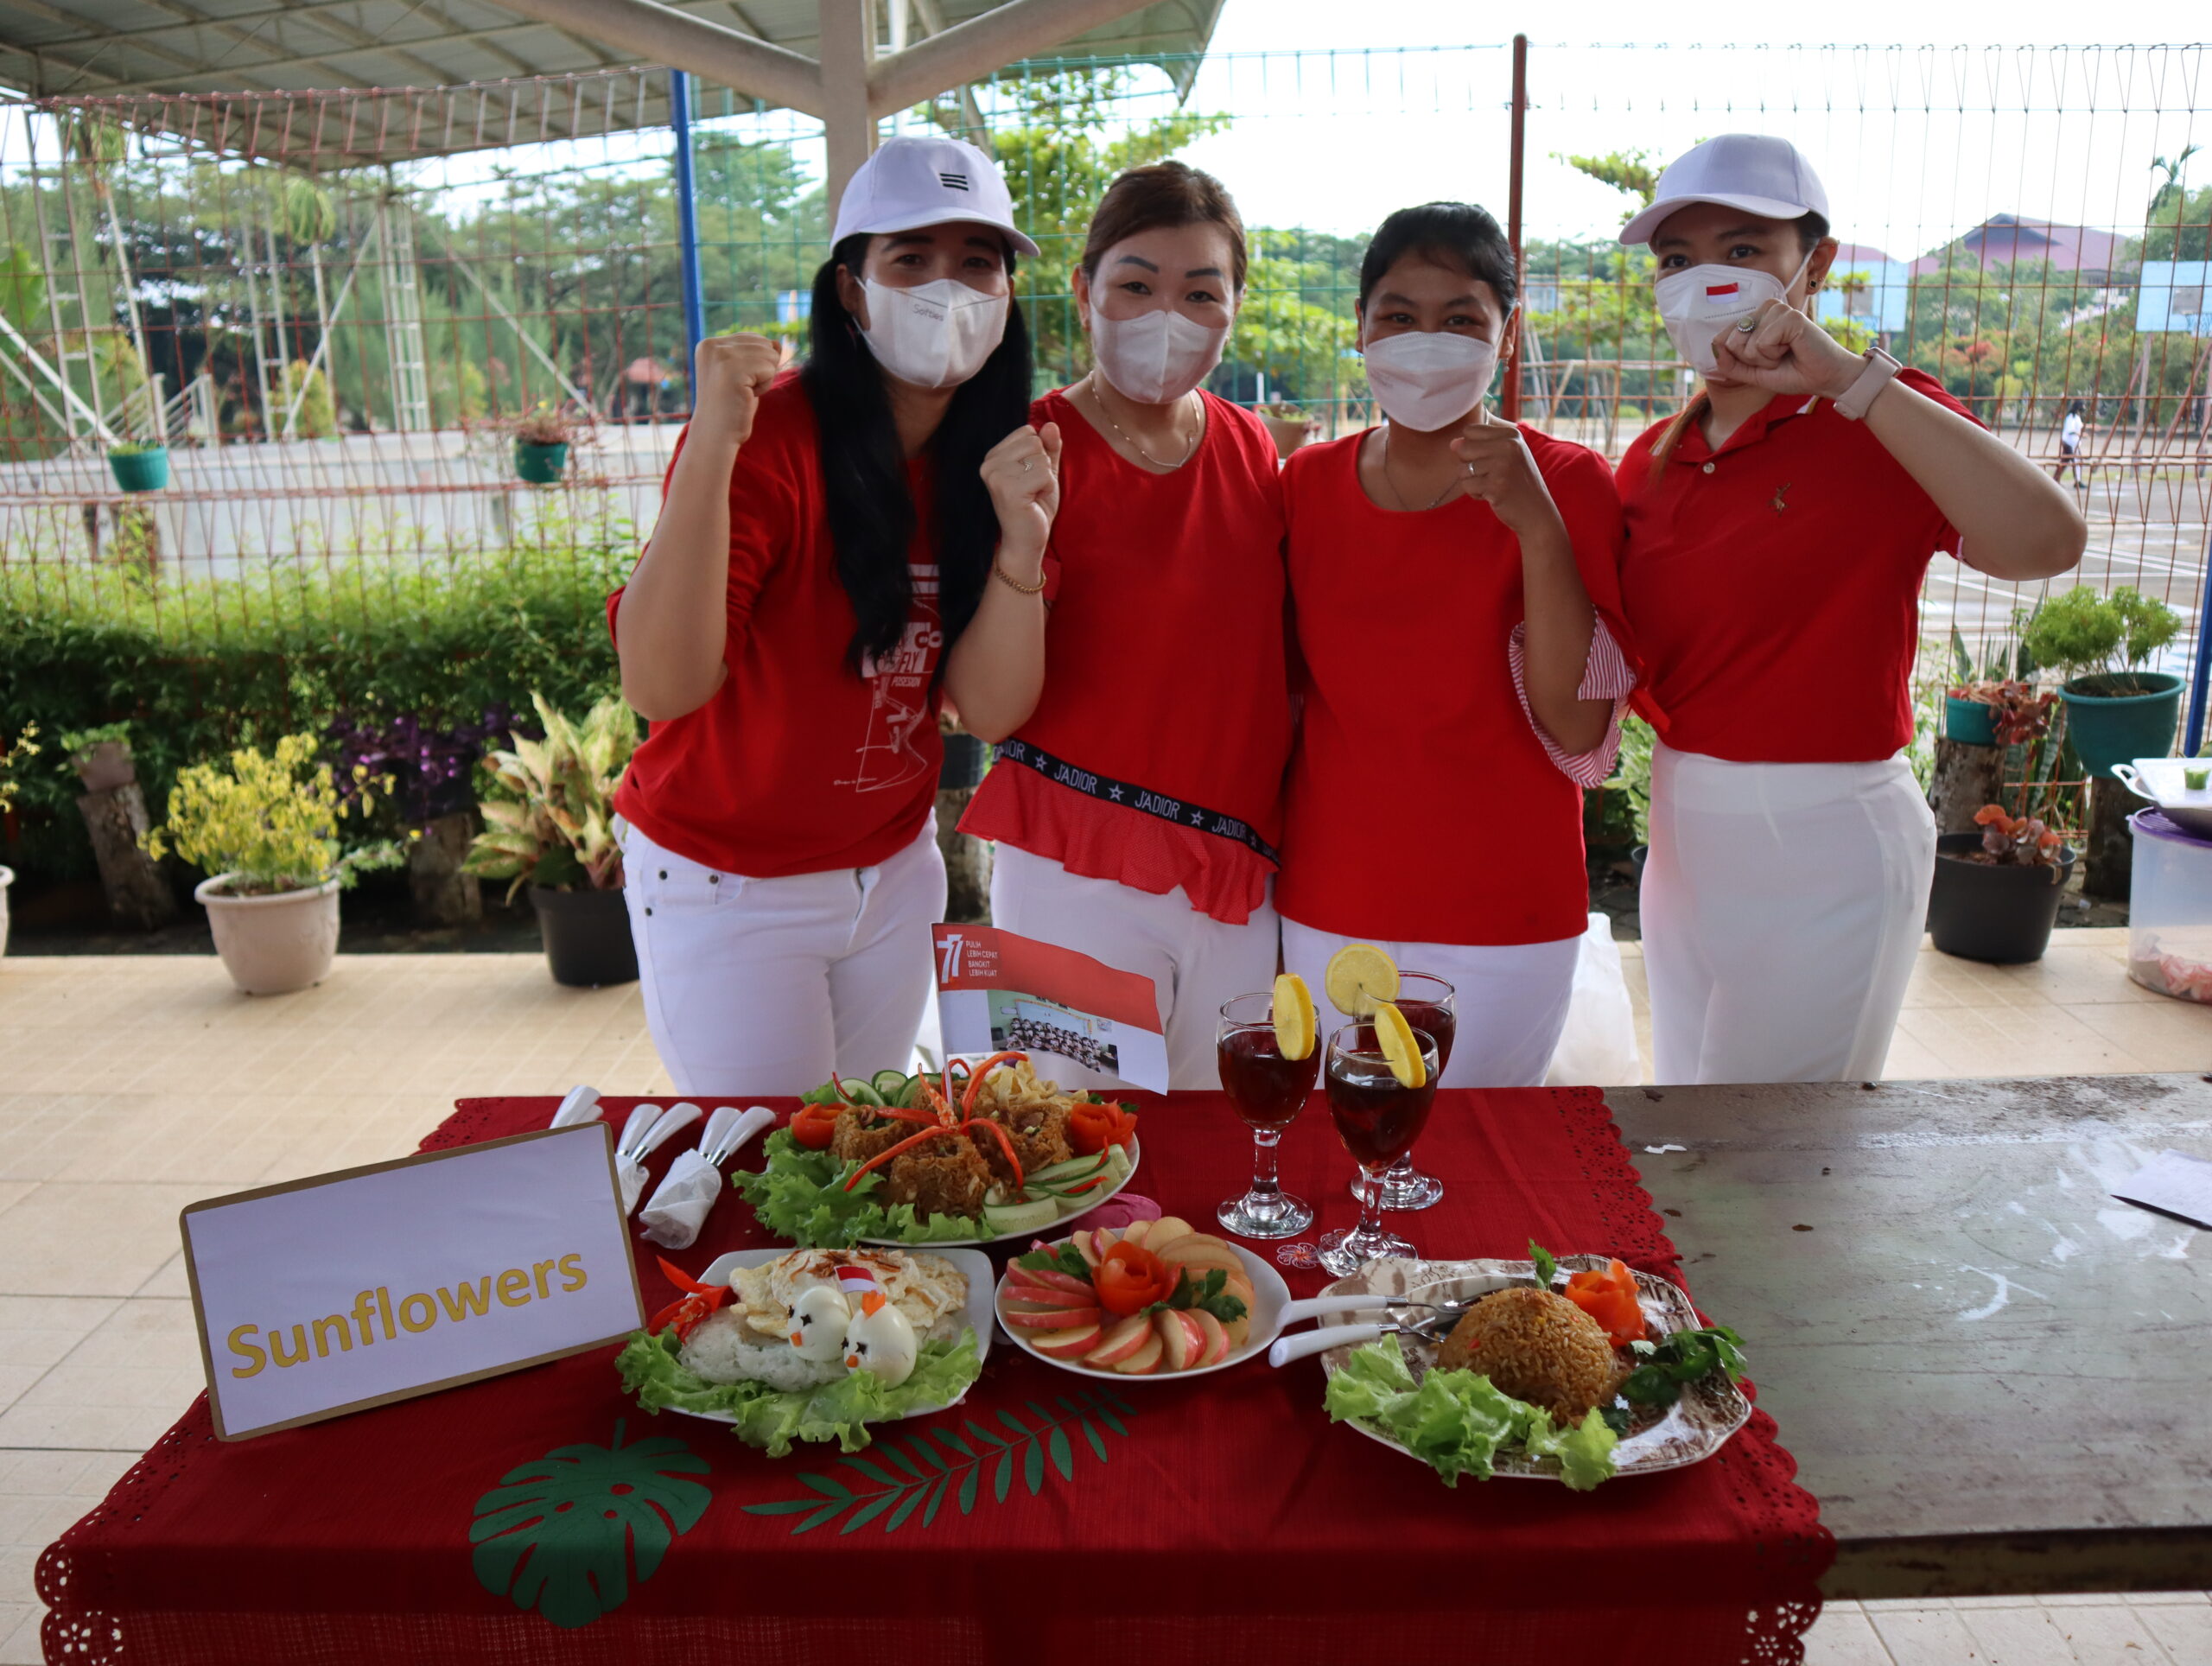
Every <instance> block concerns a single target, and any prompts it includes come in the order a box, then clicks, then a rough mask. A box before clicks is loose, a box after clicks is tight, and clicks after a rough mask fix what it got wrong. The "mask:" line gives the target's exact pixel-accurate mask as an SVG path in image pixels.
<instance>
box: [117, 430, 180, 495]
mask: <svg viewBox="0 0 2212 1666" xmlns="http://www.w3.org/2000/svg"><path fill="white" fill-rule="evenodd" d="M107 466H108V471H109V472H110V473H111V474H113V475H114V476H115V483H116V486H118V488H119V489H120V490H122V491H124V492H158V491H160V490H161V489H162V487H163V486H167V485H168V483H169V448H168V447H167V446H165V445H163V444H162V443H161V442H159V441H158V440H122V441H118V442H117V443H115V444H114V445H111V446H110V447H109V448H107Z"/></svg>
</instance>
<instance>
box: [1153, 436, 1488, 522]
mask: <svg viewBox="0 0 2212 1666" xmlns="http://www.w3.org/2000/svg"><path fill="white" fill-rule="evenodd" d="M1109 420H1110V419H1109ZM1471 472H1472V471H1471V470H1469V471H1466V472H1465V473H1462V474H1457V475H1454V476H1453V477H1452V480H1451V481H1450V482H1449V483H1448V484H1446V486H1445V488H1444V489H1443V490H1442V491H1441V492H1440V493H1437V494H1436V495H1435V496H1434V497H1433V498H1431V499H1429V500H1428V503H1427V506H1426V507H1424V508H1422V509H1421V511H1420V513H1421V514H1424V515H1425V514H1427V512H1428V511H1429V510H1431V509H1433V508H1435V507H1436V506H1438V505H1439V504H1440V503H1442V502H1443V501H1444V500H1445V499H1446V498H1448V497H1450V496H1451V495H1452V493H1454V492H1456V491H1458V490H1459V483H1460V481H1462V480H1465V478H1466V474H1467V473H1471ZM1383 485H1385V486H1389V488H1390V495H1391V496H1392V497H1394V498H1395V499H1397V500H1398V507H1399V508H1400V509H1401V510H1402V511H1403V512H1405V513H1407V514H1408V515H1410V514H1413V513H1414V512H1415V511H1414V507H1413V506H1412V505H1411V504H1409V503H1408V502H1407V501H1406V494H1405V493H1402V492H1401V491H1399V490H1398V483H1397V481H1395V480H1392V479H1391V478H1390V430H1389V429H1387V428H1386V429H1383Z"/></svg>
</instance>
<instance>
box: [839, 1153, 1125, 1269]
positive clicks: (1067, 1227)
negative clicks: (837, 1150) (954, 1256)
mask: <svg viewBox="0 0 2212 1666" xmlns="http://www.w3.org/2000/svg"><path fill="white" fill-rule="evenodd" d="M1143 1143H1144V1142H1143V1141H1141V1140H1139V1139H1138V1138H1137V1136H1136V1135H1134V1134H1132V1135H1129V1172H1128V1173H1126V1174H1124V1175H1122V1178H1121V1179H1120V1180H1118V1181H1116V1183H1115V1186H1114V1188H1113V1189H1112V1190H1111V1191H1109V1192H1103V1193H1102V1194H1100V1195H1099V1196H1098V1197H1096V1198H1095V1199H1092V1200H1091V1201H1090V1202H1089V1203H1087V1204H1085V1205H1084V1206H1083V1207H1082V1208H1081V1209H1079V1210H1077V1211H1076V1212H1075V1213H1074V1214H1072V1215H1063V1216H1061V1217H1060V1218H1059V1219H1058V1220H1056V1221H1054V1222H1053V1223H1052V1224H1051V1225H1050V1226H1045V1227H1032V1228H1030V1230H1028V1231H1027V1232H1001V1233H1000V1234H999V1235H998V1236H997V1237H992V1238H941V1239H939V1240H938V1241H937V1242H936V1243H907V1242H906V1239H904V1238H862V1239H861V1240H860V1241H859V1242H860V1243H865V1244H869V1245H872V1246H873V1247H874V1248H876V1249H879V1250H974V1249H979V1248H981V1247H982V1245H984V1244H987V1243H1022V1242H1025V1241H1027V1240H1028V1239H1031V1238H1034V1237H1039V1235H1040V1234H1042V1233H1045V1232H1058V1233H1060V1234H1061V1235H1062V1236H1064V1237H1065V1235H1066V1234H1068V1233H1070V1232H1072V1231H1074V1230H1075V1229H1076V1228H1077V1227H1078V1226H1080V1225H1081V1224H1083V1218H1084V1216H1085V1215H1088V1214H1089V1213H1090V1211H1092V1210H1094V1209H1096V1208H1097V1207H1098V1205H1100V1204H1102V1203H1107V1202H1109V1201H1111V1200H1112V1199H1115V1198H1117V1197H1119V1196H1121V1194H1122V1192H1125V1191H1127V1190H1128V1184H1129V1182H1130V1181H1131V1180H1135V1179H1136V1177H1137V1162H1138V1160H1139V1159H1140V1158H1141V1156H1142V1155H1143Z"/></svg>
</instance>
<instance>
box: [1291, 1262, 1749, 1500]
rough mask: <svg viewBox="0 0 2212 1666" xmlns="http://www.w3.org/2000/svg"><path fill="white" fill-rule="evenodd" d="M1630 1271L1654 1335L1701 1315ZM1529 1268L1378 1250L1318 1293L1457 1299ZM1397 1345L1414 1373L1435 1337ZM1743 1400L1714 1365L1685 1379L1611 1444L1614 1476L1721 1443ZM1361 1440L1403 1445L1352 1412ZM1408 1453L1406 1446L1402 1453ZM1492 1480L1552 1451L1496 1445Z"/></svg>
mask: <svg viewBox="0 0 2212 1666" xmlns="http://www.w3.org/2000/svg"><path fill="white" fill-rule="evenodd" d="M1606 1262H1607V1257H1605V1256H1560V1258H1559V1267H1560V1271H1561V1272H1567V1273H1579V1272H1581V1271H1583V1270H1584V1269H1592V1268H1594V1269H1603V1268H1604V1267H1605V1265H1606ZM1630 1272H1631V1273H1632V1274H1633V1275H1634V1276H1635V1279H1636V1292H1637V1305H1638V1306H1639V1307H1642V1308H1643V1319H1644V1323H1645V1324H1646V1325H1647V1326H1649V1328H1650V1331H1651V1332H1652V1334H1653V1335H1654V1336H1655V1337H1657V1336H1665V1335H1667V1334H1669V1332H1675V1331H1690V1330H1695V1329H1697V1328H1698V1326H1699V1325H1700V1322H1701V1321H1700V1319H1699V1318H1698V1314H1697V1309H1696V1308H1695V1307H1692V1306H1691V1305H1690V1299H1689V1296H1688V1294H1686V1293H1685V1292H1684V1291H1683V1289H1682V1288H1681V1286H1680V1285H1679V1284H1675V1283H1674V1282H1673V1281H1670V1280H1668V1279H1663V1278H1658V1277H1656V1276H1654V1275H1651V1274H1649V1273H1646V1272H1643V1271H1641V1270H1638V1269H1633V1268H1631V1269H1630ZM1535 1276H1536V1268H1535V1262H1527V1261H1405V1260H1398V1259H1391V1258H1386V1259H1383V1260H1381V1261H1370V1262H1368V1263H1367V1265H1366V1266H1364V1267H1363V1268H1361V1269H1359V1271H1358V1272H1357V1273H1355V1274H1353V1275H1351V1277H1350V1278H1343V1279H1338V1281H1336V1282H1335V1283H1334V1284H1332V1285H1330V1286H1329V1287H1328V1288H1327V1289H1325V1290H1324V1291H1323V1292H1322V1294H1324V1295H1343V1294H1351V1293H1352V1292H1355V1291H1368V1292H1371V1293H1372V1294H1376V1295H1392V1296H1410V1297H1413V1298H1414V1299H1415V1300H1420V1299H1422V1298H1428V1299H1432V1300H1442V1301H1457V1300H1466V1299H1468V1298H1470V1297H1473V1296H1480V1295H1487V1294H1489V1293H1490V1292H1491V1291H1493V1290H1503V1289H1505V1288H1509V1287H1510V1286H1512V1285H1516V1284H1529V1283H1532V1282H1533V1281H1535ZM1363 1317H1364V1315H1353V1314H1338V1315H1336V1316H1334V1317H1332V1319H1329V1320H1328V1321H1327V1322H1328V1323H1331V1324H1342V1323H1345V1322H1347V1321H1350V1320H1353V1319H1357V1318H1363ZM1398 1342H1399V1345H1400V1346H1401V1347H1402V1348H1403V1349H1404V1351H1405V1356H1406V1363H1407V1364H1408V1367H1409V1368H1410V1369H1411V1370H1412V1371H1413V1374H1414V1379H1415V1380H1416V1381H1418V1380H1420V1378H1421V1377H1422V1376H1424V1375H1425V1374H1426V1373H1427V1370H1428V1369H1429V1367H1430V1366H1432V1365H1433V1364H1435V1363H1436V1344H1435V1343H1433V1342H1429V1341H1426V1340H1424V1339H1421V1338H1419V1337H1413V1336H1401V1337H1400V1338H1399V1339H1398ZM1350 1357H1351V1349H1350V1348H1332V1349H1330V1350H1329V1351H1328V1352H1326V1353H1325V1354H1323V1355H1322V1356H1321V1369H1322V1370H1324V1371H1325V1372H1326V1373H1327V1374H1328V1375H1329V1376H1331V1377H1334V1376H1335V1375H1336V1374H1337V1372H1338V1370H1342V1369H1343V1367H1344V1361H1345V1360H1346V1359H1347V1358H1350ZM1348 1421H1350V1422H1351V1427H1352V1428H1356V1429H1357V1430H1358V1431H1359V1432H1360V1433H1361V1434H1363V1435H1365V1436H1366V1437H1367V1438H1368V1439H1369V1440H1373V1441H1375V1442H1376V1443H1377V1444H1378V1445H1382V1446H1386V1447H1389V1448H1390V1450H1391V1451H1393V1452H1406V1448H1405V1447H1402V1446H1401V1445H1399V1444H1398V1442H1397V1441H1395V1440H1391V1439H1390V1438H1389V1436H1388V1435H1386V1434H1381V1433H1379V1432H1377V1431H1376V1430H1374V1429H1371V1428H1368V1427H1367V1426H1366V1425H1365V1424H1364V1423H1362V1422H1360V1421H1358V1420H1357V1418H1353V1419H1351V1420H1348ZM1749 1421H1751V1402H1750V1401H1749V1400H1747V1399H1745V1397H1744V1391H1743V1389H1741V1388H1739V1387H1738V1386H1737V1384H1736V1383H1735V1381H1734V1380H1733V1379H1732V1378H1731V1377H1728V1376H1727V1375H1726V1373H1725V1372H1715V1373H1713V1375H1711V1376H1708V1377H1704V1378H1701V1379H1700V1380H1699V1381H1698V1382H1695V1383H1689V1384H1688V1385H1687V1386H1685V1387H1684V1389H1682V1396H1681V1399H1679V1400H1677V1401H1676V1402H1675V1403H1674V1404H1673V1405H1672V1406H1670V1407H1669V1408H1667V1410H1666V1411H1665V1413H1664V1414H1662V1415H1661V1416H1659V1417H1658V1418H1657V1419H1656V1420H1655V1421H1651V1422H1649V1423H1640V1424H1639V1425H1637V1427H1635V1428H1631V1429H1630V1431H1629V1433H1628V1434H1624V1435H1623V1436H1622V1437H1621V1443H1620V1445H1618V1447H1614V1448H1613V1461H1614V1464H1615V1465H1616V1466H1617V1476H1616V1478H1618V1477H1619V1476H1628V1475H1654V1474H1657V1473H1658V1472H1661V1471H1662V1470H1669V1469H1681V1468H1683V1467H1685V1466H1688V1465H1690V1464H1694V1463H1697V1462H1699V1461H1700V1460H1701V1459H1707V1458H1710V1457H1712V1456H1713V1453H1716V1452H1718V1451H1719V1450H1720V1448H1721V1447H1723V1446H1725V1445H1726V1443H1727V1440H1728V1437H1729V1436H1730V1435H1732V1434H1735V1432H1736V1431H1737V1430H1738V1429H1739V1428H1743V1427H1744V1425H1745V1423H1747V1422H1749ZM1406 1455H1407V1456H1408V1457H1409V1458H1410V1457H1412V1456H1413V1454H1412V1453H1409V1452H1408V1453H1406ZM1494 1473H1495V1475H1496V1478H1498V1479H1500V1480H1504V1479H1513V1480H1524V1481H1557V1480H1558V1479H1559V1462H1558V1460H1557V1459H1549V1458H1541V1459H1540V1458H1531V1457H1529V1456H1528V1455H1527V1454H1526V1453H1519V1452H1502V1453H1498V1455H1497V1468H1496V1470H1495V1472H1494Z"/></svg>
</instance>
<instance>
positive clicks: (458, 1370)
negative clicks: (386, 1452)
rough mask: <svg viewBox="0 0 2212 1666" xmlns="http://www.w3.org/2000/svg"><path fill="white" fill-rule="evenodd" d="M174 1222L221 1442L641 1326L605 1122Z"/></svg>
mask: <svg viewBox="0 0 2212 1666" xmlns="http://www.w3.org/2000/svg"><path fill="white" fill-rule="evenodd" d="M182 1224H183V1228H184V1257H185V1266H186V1269H187V1270H188V1272H189V1274H190V1275H191V1279H192V1304H193V1311H194V1314H195V1315H196V1317H197V1318H198V1319H199V1322H200V1358H201V1361H202V1363H203V1364H205V1366H206V1368H207V1399H208V1403H209V1407H210V1408H211V1409H212V1410H213V1414H214V1420H215V1432H216V1434H218V1435H219V1436H220V1437H221V1438H222V1439H224V1440H242V1439H244V1438H245V1436H247V1435H250V1434H268V1433H270V1431H271V1430H273V1429H281V1428H292V1427H293V1426H294V1425H296V1424H300V1423H310V1422H314V1421H316V1420H318V1419H320V1418H325V1417H335V1416H337V1415H339V1414H340V1413H341V1412H348V1411H358V1410H360V1409H362V1408H365V1407H368V1406H376V1405H382V1404H384V1403H385V1402H389V1401H393V1400H404V1399H407V1398H409V1397H410V1396H414V1395H418V1394H427V1393H429V1392H430V1391H431V1390H432V1389H442V1388H450V1387H453V1386H454V1385H455V1384H457V1383H471V1382H474V1381H475V1380H476V1379H477V1378H479V1377H494V1376H497V1375H499V1373H500V1372H502V1371H512V1370H520V1369H521V1368H522V1367H524V1366H525V1365H535V1364H539V1363H541V1362H543V1361H544V1360H548V1359H558V1358H562V1357H563V1356H564V1355H567V1354H572V1353H581V1352H582V1351H585V1350H586V1349H589V1348H597V1347H603V1346H605V1345H607V1344H608V1343H612V1342H619V1341H620V1340H621V1339H623V1338H624V1337H625V1336H626V1335H628V1334H629V1333H630V1332H632V1331H634V1330H636V1329H637V1328H638V1327H639V1326H640V1325H641V1324H643V1323H644V1307H643V1304H642V1302H641V1300H640V1299H639V1293H638V1277H637V1266H636V1263H635V1262H633V1261H632V1259H631V1255H630V1246H629V1242H628V1235H627V1234H626V1232H625V1230H624V1229H623V1219H622V1207H621V1203H620V1199H619V1195H618V1193H617V1191H616V1187H615V1180H614V1143H613V1130H611V1129H609V1128H608V1127H607V1124H606V1123H604V1122H586V1123H582V1124H580V1125H578V1126H576V1127H575V1128H565V1129H549V1130H545V1131H543V1132H539V1133H536V1134H522V1135H516V1136H514V1137H513V1138H512V1139H506V1140H493V1141H486V1143H484V1144H482V1145H474V1146H462V1147H460V1148H456V1149H454V1150H452V1151H437V1152H430V1153H427V1154H424V1155H423V1156H419V1157H410V1158H406V1159H404V1160H401V1161H398V1162H391V1163H378V1164H375V1165H373V1166H372V1167H367V1168H351V1169H346V1170H344V1171H342V1172H340V1173H335V1174H321V1175H316V1176H315V1177H314V1178H312V1179H309V1180H295V1181H292V1182H291V1183H289V1185H285V1186H264V1187H262V1188H261V1189H260V1190H258V1191H254V1192H237V1193H234V1194H233V1195H232V1196H230V1197H227V1198H213V1199H208V1200H207V1202H205V1203H195V1204H194V1205H190V1206H189V1207H188V1208H187V1209H186V1210H185V1211H184V1215H183V1222H182Z"/></svg>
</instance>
